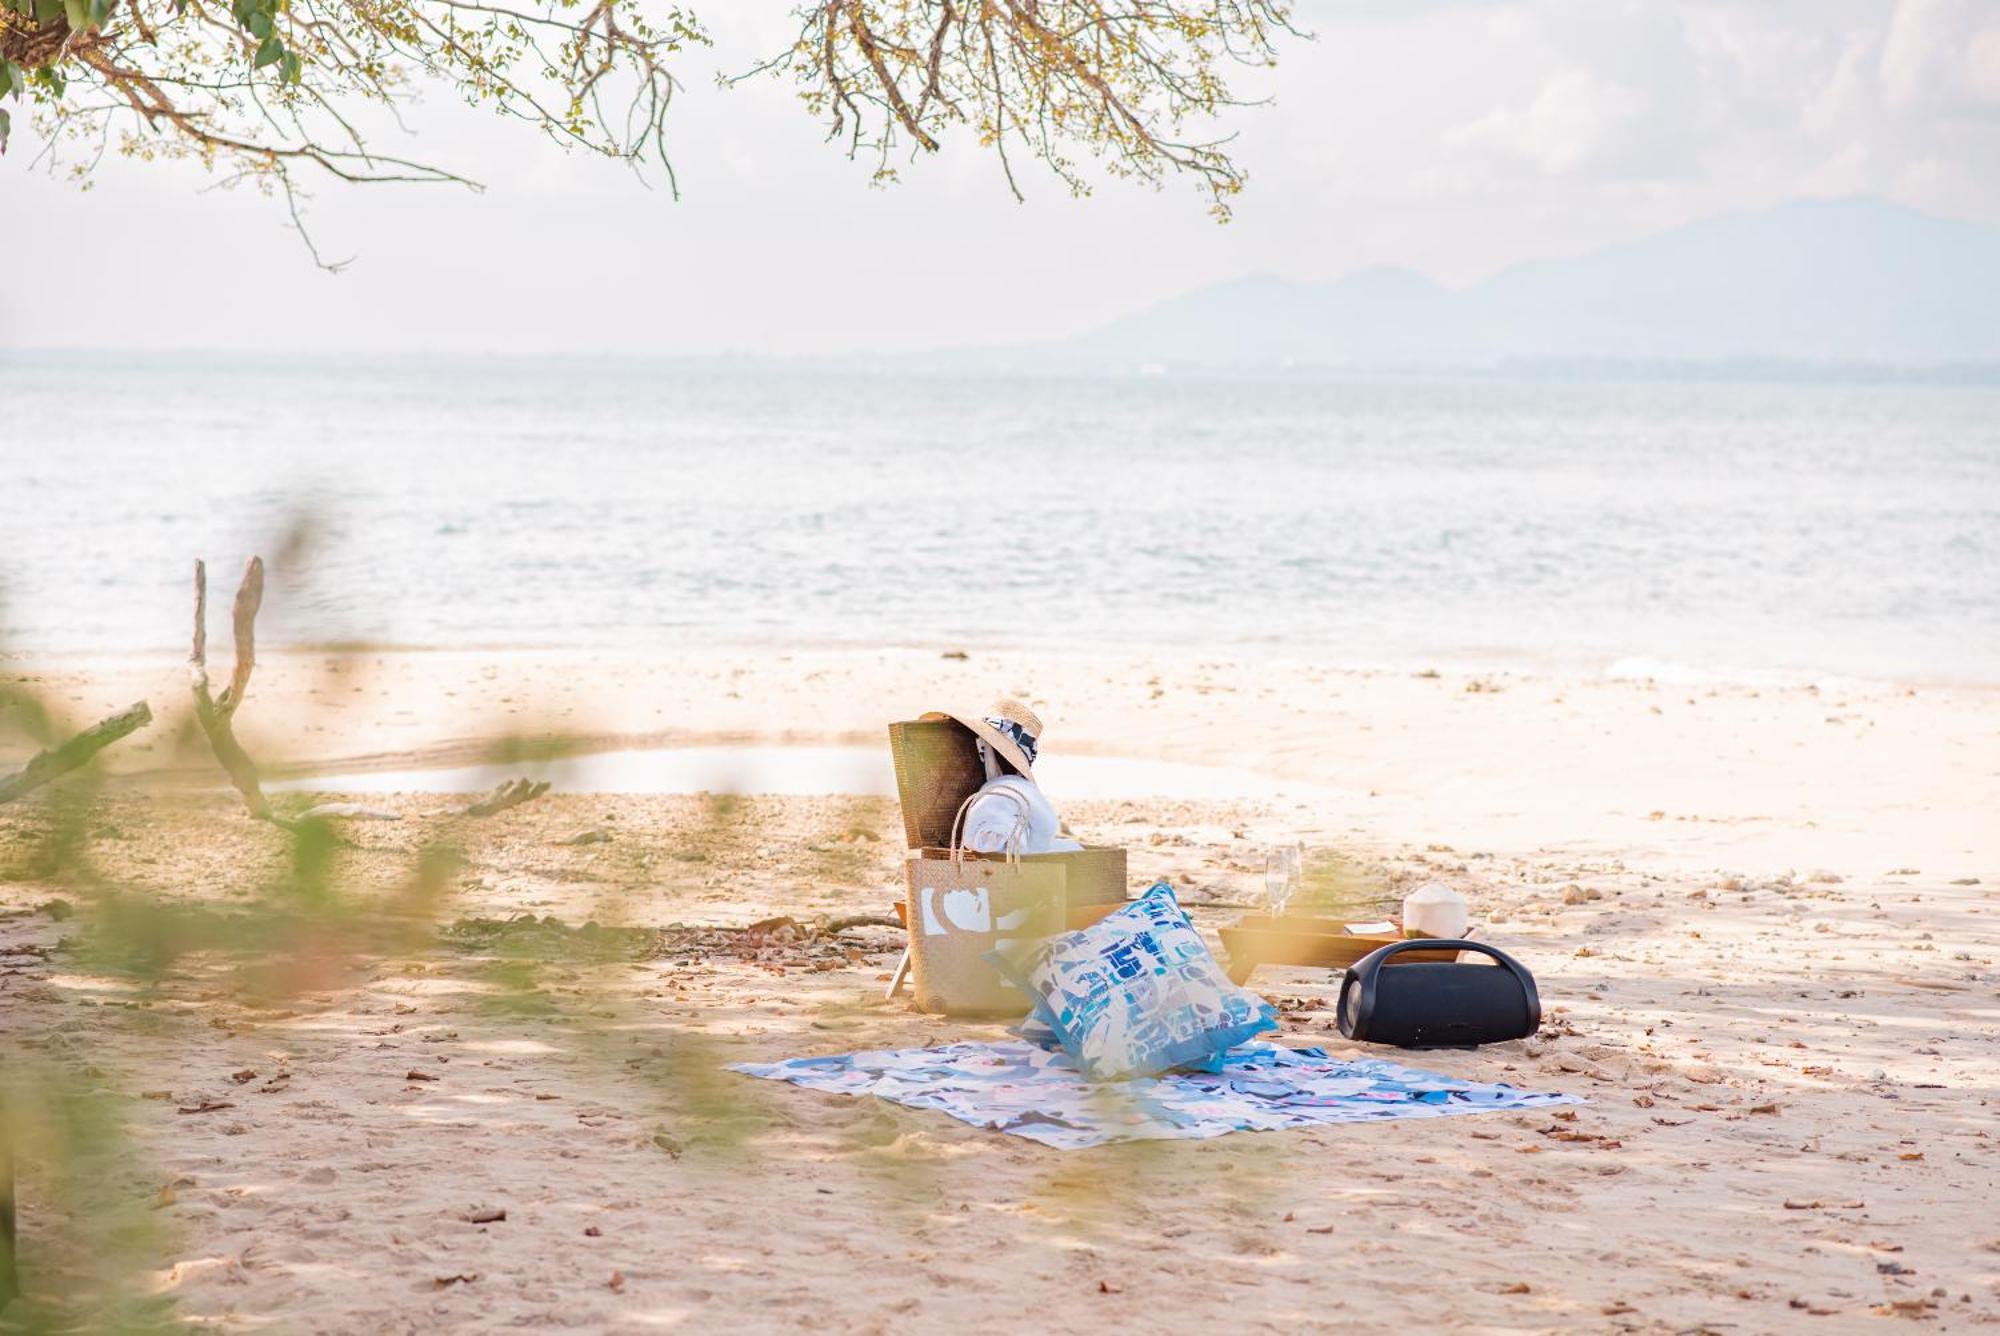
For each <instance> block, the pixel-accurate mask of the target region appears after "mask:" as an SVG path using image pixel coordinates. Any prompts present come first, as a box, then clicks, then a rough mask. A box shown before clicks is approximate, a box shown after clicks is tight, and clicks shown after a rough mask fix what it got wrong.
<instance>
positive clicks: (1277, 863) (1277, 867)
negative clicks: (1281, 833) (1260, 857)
mask: <svg viewBox="0 0 2000 1336" xmlns="http://www.w3.org/2000/svg"><path fill="white" fill-rule="evenodd" d="M1301 861H1302V860H1301V859H1300V857H1299V846H1298V845H1296V844H1281V845H1278V846H1276V847H1274V848H1272V849H1268V850H1266V851H1265V853H1264V896H1265V898H1266V899H1268V900H1269V901H1270V902H1271V917H1272V918H1274V919H1281V918H1283V917H1284V916H1285V906H1286V905H1287V904H1289V903H1291V899H1292V896H1294V895H1295V894H1297V893H1298V889H1299V871H1300V863H1301Z"/></svg>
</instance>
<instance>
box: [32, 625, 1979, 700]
mask: <svg viewBox="0 0 2000 1336" xmlns="http://www.w3.org/2000/svg"><path fill="white" fill-rule="evenodd" d="M223 648H226V646H221V645H212V646H211V652H212V653H213V652H215V651H216V650H218V649H223ZM1267 648H1270V649H1276V648H1278V646H1277V645H1276V644H1275V643H1273V644H1270V645H1267V644H1266V643H1265V642H1262V641H1255V640H1239V641H1216V640H1188V641H1185V642H1178V641H1172V640H1157V639H1132V640H1108V641H1101V642H1078V641H1075V640H1071V641H1069V642H1067V643H1065V644H1064V645H1062V646H1060V647H1050V646H1047V645H1038V644H1035V643H1033V642H1030V641H1014V640H998V639H983V638H974V637H955V638H954V637H948V636H947V637H936V638H920V637H906V638H899V639H892V640H884V641H869V640H859V639H853V640H848V639H838V638H834V637H827V636H804V637H801V636H799V635H796V634H793V633H789V632H780V631H773V632H772V633H771V634H770V635H768V636H754V635H743V634H740V633H730V634H727V635H717V636H714V637H713V638H710V637H706V636H690V637H689V638H688V639H687V640H686V641H684V642H682V643H680V644H674V645H665V644H661V643H660V642H659V641H657V640H638V639H634V640H631V641H615V640H613V641H602V640H600V641H577V642H575V643H563V642H551V641H542V642H534V641H515V640H506V639H494V640H474V641H467V642H464V643H461V644H451V645H439V644H425V643H419V642H406V641H399V640H393V639H390V640H334V641H314V640H299V641H287V640H270V641H265V640H261V639H260V640H259V642H258V645H257V652H258V661H259V664H260V665H263V664H266V663H268V662H269V661H271V660H273V659H311V658H321V659H324V658H363V657H368V656H396V657H421V658H453V657H466V656H480V657H482V658H486V659H520V660H558V661H563V662H572V663H573V662H588V661H599V660H606V659H610V660H646V659H655V658H661V657H666V656H673V655H699V654H716V655H726V654H732V653H736V654H760V655H761V654H776V655H779V656H780V657H796V656H800V655H805V656H843V655H846V656H865V655H882V654H887V655H911V656H918V657H924V656H940V657H953V656H957V655H975V654H986V655H996V656H1023V657H1026V656H1030V655H1033V656H1040V657H1045V658H1049V659H1054V660H1066V659H1083V658H1088V659H1093V660H1094V659H1099V658H1104V657H1120V656H1122V657H1132V656H1141V655H1151V656H1169V655H1171V656H1176V657H1191V658H1199V659H1202V660H1204V661H1206V662H1211V663H1251V662H1268V663H1273V664H1277V665H1284V666H1296V667H1310V668H1313V669H1315V670H1319V671H1326V672H1334V673H1342V674H1353V675H1410V676H1424V675H1426V674H1433V673H1435V674H1440V675H1455V676H1499V677H1513V678H1518V679H1522V680H1524V681H1529V682H1533V681H1538V680H1539V681H1546V682H1630V683H1635V684H1640V685H1656V686H1661V687H1668V688H1674V687H1685V688H1689V689H1696V688H1702V689H1705V688H1710V687H1715V688H1741V689H1755V690H1769V691H1784V690H1797V689H1801V688H1818V689H1820V690H1825V691H1838V690H1849V691H1869V690H1890V689H1895V690H1901V689H1914V690H1919V691H1925V690H1929V691H1964V692H1991V693H1995V694H2000V669H1996V671H1995V673H1994V674H1993V675H1991V676H1981V675H1978V674H1972V673H1964V672H1955V671H1951V670H1939V669H1935V668H1931V669H1924V670H1921V671H1895V672H1872V671H1856V670H1853V669H1849V668H1841V667H1829V666H1825V665H1818V666H1815V665H1809V664H1786V665H1750V664H1711V663H1700V662H1691V661H1682V660H1677V659H1667V658H1660V657H1658V656H1656V655H1653V654H1650V653H1646V652H1641V651H1634V652H1619V651H1602V652H1598V651H1588V652H1586V651H1574V652H1564V651H1537V650H1530V649H1507V648H1500V647H1493V646H1485V647H1481V646H1470V647H1459V648H1455V649H1442V650H1438V651H1436V652H1423V651H1408V652H1396V653H1389V654H1386V655H1376V656H1366V657H1353V658H1342V657H1340V656H1339V654H1338V652H1337V649H1336V647H1333V646H1325V647H1320V646H1314V645H1309V644H1301V643H1299V642H1296V641H1287V642H1285V643H1284V645H1283V647H1282V649H1283V652H1282V653H1270V654H1267V653H1264V652H1263V651H1264V650H1265V649H1267ZM1322 648H1323V649H1324V650H1325V653H1324V654H1321V653H1318V652H1316V651H1318V650H1320V649H1322ZM1995 654H1996V662H2000V648H1996V651H1995ZM185 663H186V653H185V651H184V650H181V649H178V648H166V647H160V646H149V647H136V646H113V647H109V648H91V649H77V648H70V649H61V648H57V649H49V648H39V649H37V648H19V647H10V646H5V645H4V644H0V675H10V674H11V675H13V676H15V677H17V678H19V676H20V675H21V674H23V673H62V674H69V673H76V672H79V671H81V670H83V669H87V668H90V667H93V666H105V667H110V668H113V669H129V668H132V667H134V666H138V665H145V666H153V667H158V668H160V669H162V670H165V669H168V668H180V667H182V666H183V665H184V664H185Z"/></svg>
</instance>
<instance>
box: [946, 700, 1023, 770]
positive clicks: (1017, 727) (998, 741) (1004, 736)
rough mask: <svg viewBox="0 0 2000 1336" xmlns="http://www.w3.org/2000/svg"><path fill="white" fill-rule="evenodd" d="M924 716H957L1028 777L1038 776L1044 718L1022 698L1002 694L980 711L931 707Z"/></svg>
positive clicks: (953, 717) (951, 717)
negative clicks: (1037, 715) (963, 711)
mask: <svg viewBox="0 0 2000 1336" xmlns="http://www.w3.org/2000/svg"><path fill="white" fill-rule="evenodd" d="M924 718H926V719H956V720H957V721H958V722H959V723H961V724H964V725H965V726H966V727H967V728H969V729H971V730H972V731H973V732H974V733H977V734H978V735H979V737H980V738H981V739H982V740H984V741H985V742H986V743H987V744H988V745H989V746H991V747H992V748H993V750H994V751H997V752H999V753H1000V755H1001V756H1003V757H1005V758H1006V760H1007V764H1009V765H1011V766H1013V767H1014V768H1015V769H1016V770H1018V771H1020V772H1021V773H1022V774H1023V775H1026V776H1027V777H1028V778H1029V779H1033V778H1034V777H1035V748H1036V745H1037V743H1039V742H1040V740H1041V736H1042V721H1041V720H1040V719H1039V718H1038V717H1036V714H1035V712H1034V711H1033V710H1031V709H1029V708H1028V707H1027V706H1025V705H1023V704H1022V703H1021V702H1020V701H1017V700H1009V699H1007V698H1006V697H1002V698H1001V699H999V700H996V701H994V702H993V704H992V705H991V706H989V707H988V708H987V709H985V710H984V711H980V712H978V713H973V712H971V711H967V712H965V713H960V712H959V711H957V710H932V711H931V712H930V713H928V714H926V715H925V716H924Z"/></svg>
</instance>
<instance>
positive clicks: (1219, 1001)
mask: <svg viewBox="0 0 2000 1336" xmlns="http://www.w3.org/2000/svg"><path fill="white" fill-rule="evenodd" d="M987 959H988V960H990V961H992V962H993V964H994V965H995V966H996V967H997V968H998V969H999V970H1000V972H1001V973H1002V974H1004V975H1005V976H1006V977H1007V978H1008V979H1009V980H1010V981H1011V982H1013V983H1014V984H1015V985H1016V986H1018V987H1020V988H1021V989H1023V990H1025V991H1026V992H1027V993H1028V995H1029V996H1030V997H1032V998H1033V999H1034V1002H1035V1015H1036V1016H1037V1017H1038V1018H1039V1019H1040V1020H1041V1021H1042V1022H1043V1023H1044V1024H1046V1025H1047V1026H1048V1027H1049V1028H1050V1029H1051V1030H1053V1031H1054V1032H1055V1037H1056V1040H1057V1042H1059V1043H1060V1044H1061V1045H1062V1047H1063V1051H1064V1052H1066V1053H1068V1054H1069V1055H1070V1057H1072V1058H1074V1059H1075V1060H1076V1065H1077V1066H1078V1067H1079V1068H1081V1069H1082V1070H1083V1073H1084V1074H1085V1075H1086V1076H1088V1077H1090V1078H1091V1079H1092V1080H1095V1081H1115V1080H1121V1079H1123V1078H1125V1077H1130V1076H1157V1075H1159V1074H1160V1073H1161V1072H1164V1071H1169V1070H1171V1069H1173V1068H1175V1067H1186V1066H1196V1065H1202V1064H1208V1063H1212V1062H1213V1061H1214V1060H1215V1059H1216V1058H1217V1057H1218V1056H1219V1055H1220V1054H1222V1053H1224V1052H1226V1051H1227V1050H1229V1049H1230V1048H1233V1047H1234V1046H1235V1045H1237V1044H1240V1043H1242V1042H1243V1041H1244V1040H1245V1039H1248V1038H1249V1037H1250V1036H1251V1035H1254V1034H1259V1033H1262V1032H1263V1031H1265V1030H1275V1029H1277V1028H1278V1019H1277V1012H1276V1011H1275V1010H1274V1009H1273V1008H1272V1007H1271V1005H1270V1004H1269V1003H1268V1002H1265V1001H1264V1000H1263V999H1262V998H1260V997H1258V996H1257V995H1256V994H1254V993H1252V992H1250V991H1248V990H1247V989H1244V988H1239V987H1238V986H1237V985H1235V984H1233V983H1231V982H1230V981H1229V978H1228V976H1227V975H1225V974H1224V973H1223V972H1222V968H1221V966H1219V965H1217V964H1216V963H1215V957H1214V956H1212V955H1210V954H1209V951H1208V947H1207V946H1206V945H1205V944H1204V943H1203V942H1202V940H1201V934H1200V933H1199V932H1197V931H1195V926H1194V925H1193V924H1192V923H1190V922H1188V916H1187V914H1186V912H1185V911H1183V910H1182V909H1181V907H1180V902H1179V901H1177V900H1175V899H1174V891H1173V887H1171V886H1169V885H1167V883H1166V882H1164V881H1162V882H1158V883H1156V884H1155V885H1154V886H1153V888H1152V889H1151V890H1149V891H1147V892H1146V893H1145V894H1144V895H1143V896H1141V897H1139V898H1138V899H1137V900H1134V901H1133V902H1132V903H1131V904H1129V905H1127V906H1125V908H1123V909H1121V910H1118V911H1117V912H1116V913H1113V914H1107V915H1105V917H1104V918H1102V919H1100V920H1098V921H1097V922H1096V923H1093V924H1092V925H1091V926H1089V927H1088V928H1082V929H1079V930H1078V931H1076V932H1071V933H1064V934H1063V935H1061V936H1059V937H1051V938H1049V939H1047V940H1046V941H1041V942H1036V943H1033V944H1031V945H1027V946H1025V947H1014V948H1010V949H1008V950H1003V951H995V952H993V953H992V954H990V955H989V956H987Z"/></svg>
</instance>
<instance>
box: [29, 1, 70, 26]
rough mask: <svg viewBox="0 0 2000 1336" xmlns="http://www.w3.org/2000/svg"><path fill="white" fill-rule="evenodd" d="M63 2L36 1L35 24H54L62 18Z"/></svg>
mask: <svg viewBox="0 0 2000 1336" xmlns="http://www.w3.org/2000/svg"><path fill="white" fill-rule="evenodd" d="M62 12H63V0H35V22H37V23H40V24H50V23H54V22H55V21H56V20H57V19H59V18H61V17H62Z"/></svg>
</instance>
